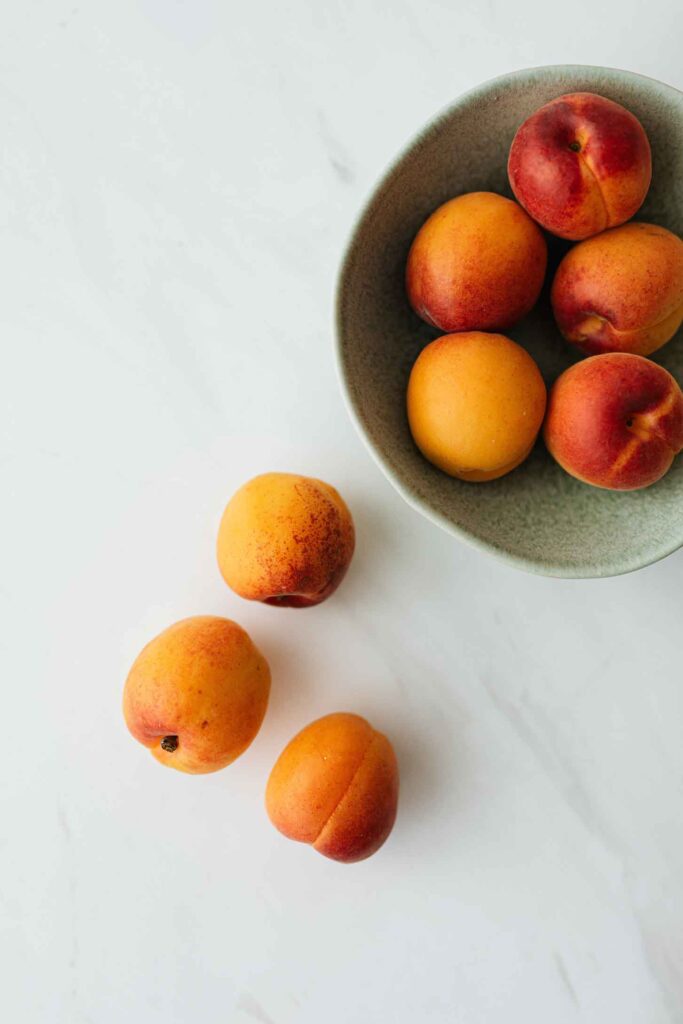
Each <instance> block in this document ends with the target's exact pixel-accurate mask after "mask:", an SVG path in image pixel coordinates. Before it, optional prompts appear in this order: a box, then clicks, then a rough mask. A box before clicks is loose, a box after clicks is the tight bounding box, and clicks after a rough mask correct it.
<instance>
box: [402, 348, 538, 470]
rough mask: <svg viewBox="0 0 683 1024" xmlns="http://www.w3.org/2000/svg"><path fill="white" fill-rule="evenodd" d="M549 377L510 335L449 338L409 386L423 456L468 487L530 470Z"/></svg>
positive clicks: (425, 353)
mask: <svg viewBox="0 0 683 1024" xmlns="http://www.w3.org/2000/svg"><path fill="white" fill-rule="evenodd" d="M545 403H546V391H545V384H544V383H543V378H542V377H541V373H540V371H539V369H538V367H537V366H536V363H535V362H534V361H533V359H532V358H531V356H530V355H529V354H528V352H526V351H525V349H523V348H522V347H521V346H520V345H517V344H516V343H515V342H514V341H511V340H510V339H509V338H506V337H505V336H504V335H502V334H483V333H481V332H478V331H471V332H469V333H463V334H445V335H443V337H441V338H437V339H436V340H435V341H432V342H431V344H429V345H427V347H426V348H424V349H423V350H422V352H421V353H420V355H419V356H418V358H417V361H416V362H415V365H414V366H413V369H412V372H411V374H410V380H409V382H408V398H407V405H408V422H409V424H410V430H411V432H412V435H413V438H414V440H415V443H416V445H417V446H418V448H419V449H420V451H421V452H422V454H423V455H424V456H425V457H426V458H427V459H429V461H430V462H433V463H434V465H435V466H438V467H439V469H442V470H443V471H444V472H445V473H449V474H450V475H451V476H457V477H460V478H461V479H462V480H472V481H482V480H495V478H496V477H499V476H503V474H504V473H509V472H510V470H511V469H514V468H515V467H516V466H518V465H519V464H520V462H523V461H524V459H525V458H526V457H527V455H528V454H529V452H530V451H531V449H532V448H533V445H534V441H535V440H536V435H537V434H538V431H539V430H540V427H541V424H542V422H543V414H544V412H545Z"/></svg>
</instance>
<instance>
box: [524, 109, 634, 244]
mask: <svg viewBox="0 0 683 1024" xmlns="http://www.w3.org/2000/svg"><path fill="white" fill-rule="evenodd" d="M576 143H579V144H580V147H581V148H580V150H579V151H578V152H576V151H575V150H573V149H572V148H571V146H572V144H576ZM508 176H509V178H510V185H511V186H512V191H513V192H514V194H515V196H516V198H517V200H518V201H519V202H520V203H521V205H522V206H523V207H524V209H525V210H526V211H527V213H529V214H530V216H531V217H533V218H534V220H536V221H538V223H539V224H541V225H542V226H543V227H544V228H546V230H548V231H550V232H551V233H552V234H554V235H558V236H559V237H560V238H569V239H573V240H579V239H583V238H589V237H590V236H591V235H595V234H597V233H598V232H599V231H604V230H605V229H606V228H610V227H615V226H616V225H618V224H623V223H624V222H625V221H627V220H628V219H629V218H630V217H632V216H633V215H634V214H635V213H636V211H637V210H638V209H639V208H640V206H641V205H642V203H643V200H644V199H645V196H646V195H647V191H648V189H649V187H650V181H651V178H652V156H651V152H650V143H649V141H648V138H647V135H646V134H645V131H644V129H643V126H642V125H641V123H640V121H638V119H637V118H636V117H634V115H633V114H632V113H631V112H630V111H628V110H626V109H625V107H622V106H621V105H620V104H618V103H614V102H613V101H612V100H608V99H607V98H606V97H604V96H598V95H596V94H595V93H587V92H580V93H570V94H568V95H566V96H558V97H557V99H554V100H551V101H550V103H546V104H545V106H543V107H541V108H540V109H539V110H537V111H536V112H535V113H534V114H532V115H531V117H529V118H528V119H527V120H526V121H525V122H524V123H523V124H522V126H521V127H520V128H519V130H518V131H517V134H516V135H515V137H514V140H513V142H512V147H511V149H510V156H509V159H508Z"/></svg>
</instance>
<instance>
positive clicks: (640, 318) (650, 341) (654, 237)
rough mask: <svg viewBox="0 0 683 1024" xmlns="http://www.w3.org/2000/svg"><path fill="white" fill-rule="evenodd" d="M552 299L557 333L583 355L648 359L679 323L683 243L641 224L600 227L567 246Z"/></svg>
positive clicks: (682, 305) (682, 312)
mask: <svg viewBox="0 0 683 1024" xmlns="http://www.w3.org/2000/svg"><path fill="white" fill-rule="evenodd" d="M551 302H552V306H553V313H554V314H555V319H556V321H557V326H558V327H559V328H560V330H561V332H562V334H563V336H564V337H565V338H566V339H567V341H569V342H571V343H572V344H574V345H576V346H577V348H579V349H581V351H582V352H586V353H587V354H588V355H598V354H599V353H600V352H635V353H636V354H637V355H641V356H647V355H649V354H650V353H651V352H654V351H656V349H658V348H661V346H662V345H664V344H666V342H667V341H669V339H670V338H671V337H672V336H673V335H674V334H675V332H676V331H677V330H678V328H679V327H680V324H681V321H682V320H683V241H681V239H680V238H679V237H678V236H677V235H674V234H673V233H672V232H671V231H667V230H666V228H663V227H660V226H659V225H657V224H645V223H643V222H641V221H632V222H631V223H630V224H622V225H621V227H618V228H612V229H611V230H609V231H603V232H601V234H599V235H595V237H593V238H589V239H586V241H584V242H581V244H580V245H575V246H573V247H572V248H571V249H570V250H569V252H568V253H567V255H566V256H565V257H564V259H563V260H562V262H561V263H560V265H559V267H558V268H557V273H556V274H555V280H554V281H553V286H552V292H551Z"/></svg>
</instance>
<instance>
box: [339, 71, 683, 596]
mask: <svg viewBox="0 0 683 1024" xmlns="http://www.w3.org/2000/svg"><path fill="white" fill-rule="evenodd" d="M571 72H574V73H579V74H581V73H583V74H586V75H587V76H590V75H598V74H599V75H605V74H607V75H613V76H615V78H618V77H619V76H624V77H625V78H628V79H638V80H639V81H643V82H646V83H649V85H650V86H654V87H655V90H656V91H660V92H662V93H663V94H665V95H669V96H670V95H671V94H674V95H675V96H676V97H679V98H681V99H683V91H681V90H680V89H677V88H676V87H675V86H673V85H668V84H667V83H666V82H662V81H660V80H659V79H657V78H652V77H651V76H649V75H643V74H640V73H639V72H637V71H628V70H626V69H624V68H615V67H602V66H600V65H597V64H542V65H535V66H532V67H526V68H518V69H517V70H515V71H508V72H506V73H505V74H503V75H496V76H495V77H493V78H489V79H486V80H485V81H484V82H480V83H479V84H478V85H475V86H474V87H473V88H471V89H467V90H465V92H462V93H460V94H459V95H458V96H457V97H456V98H455V99H454V100H453V101H452V102H451V103H449V104H448V105H447V106H445V107H443V108H442V109H441V110H440V111H439V112H438V113H437V114H436V115H435V116H434V117H432V118H431V119H430V120H429V121H427V123H426V124H425V125H424V126H423V127H422V128H421V129H420V131H418V132H417V133H416V134H415V135H414V136H412V137H411V138H410V139H409V141H408V142H407V144H406V145H405V146H403V147H402V148H401V150H400V151H399V153H398V154H397V156H395V157H394V159H393V160H392V161H391V162H390V163H389V165H388V167H387V169H386V170H385V171H384V173H383V174H382V175H381V177H380V178H379V180H378V181H377V183H376V184H375V186H374V187H373V188H372V190H371V192H370V195H369V197H368V198H367V199H366V200H365V202H364V203H363V204H362V206H361V208H360V211H359V212H358V214H357V215H356V217H355V220H354V223H353V226H352V229H351V231H350V233H349V235H348V238H347V242H346V246H345V248H344V256H343V258H342V262H341V266H340V269H339V272H338V276H337V285H336V294H335V306H334V326H335V331H334V339H335V340H334V351H335V367H336V372H337V378H338V381H339V386H340V388H341V392H342V396H343V399H344V404H345V406H346V409H347V412H348V414H349V416H350V418H351V421H352V423H353V425H354V426H355V428H356V430H357V432H358V433H359V434H360V436H361V439H362V440H363V443H364V444H365V447H366V448H367V449H368V451H369V453H370V455H371V457H372V459H373V460H374V462H375V463H376V465H377V466H379V468H380V470H381V471H382V473H383V474H384V475H385V476H386V477H387V479H388V480H389V482H390V483H391V484H392V485H393V487H394V488H395V490H396V491H398V493H399V494H400V496H401V497H402V498H403V500H404V501H405V502H406V503H407V504H408V505H409V506H410V507H411V508H413V509H414V510H415V511H416V512H419V513H420V514H421V515H423V516H424V517H425V518H426V519H428V520H429V521H430V522H432V523H434V524H435V525H436V526H438V527H440V528H441V529H442V530H444V531H445V532H446V533H450V534H451V535H452V536H454V537H457V538H458V540H462V541H465V543H466V544H468V545H469V546H470V547H473V548H475V549H476V550H478V551H482V552H484V553H485V554H488V555H492V556H493V557H494V558H496V559H497V560H498V561H499V562H503V563H505V564H507V565H509V566H511V567H513V568H515V569H520V570H522V571H524V572H527V573H531V574H533V575H537V576H550V577H554V578H556V579H604V578H606V577H612V576H623V575H626V574H627V573H631V572H636V571H637V570H638V569H643V568H645V567H646V566H648V565H654V564H655V563H656V562H659V561H661V559H663V558H666V557H667V556H668V555H671V554H673V553H674V552H675V551H677V550H678V549H679V548H681V547H683V531H682V532H681V536H680V538H678V539H676V540H673V541H667V542H664V543H662V544H661V545H660V546H659V547H658V548H653V550H652V551H651V552H650V553H649V554H647V555H646V556H645V558H644V559H643V557H642V556H634V557H633V558H632V559H631V560H628V559H619V561H615V560H613V561H604V562H594V564H593V565H592V566H591V565H588V564H586V565H583V566H582V565H577V566H567V565H563V564H561V563H554V562H544V561H541V560H540V559H533V558H528V557H526V556H523V555H518V554H515V553H514V552H511V551H508V550H506V549H505V548H504V547H502V546H499V545H496V544H494V543H492V542H491V541H488V540H484V539H482V538H481V537H477V536H475V535H474V534H472V533H470V532H469V531H468V530H466V529H464V528H463V527H461V526H458V524H457V523H454V522H453V521H452V520H451V519H449V518H448V517H447V516H446V515H444V514H443V513H441V512H439V511H437V510H436V509H435V508H433V507H432V505H431V503H430V502H428V501H427V500H425V499H423V498H422V497H420V495H419V494H417V493H415V492H414V490H413V489H412V488H411V486H410V485H409V484H408V483H406V482H405V481H404V480H403V478H402V476H401V474H400V473H399V472H398V471H397V470H396V469H395V468H394V466H393V465H392V463H391V460H390V459H389V458H388V457H387V456H386V454H385V452H384V451H383V450H382V448H381V447H380V446H379V445H377V444H376V443H375V441H374V440H373V439H372V438H371V437H370V435H369V433H368V431H367V429H366V427H365V424H364V423H363V420H362V418H361V415H360V413H359V412H358V410H357V408H356V405H355V401H354V398H353V395H352V393H351V388H350V386H349V382H348V380H347V375H346V366H345V362H344V352H343V348H344V323H343V320H344V308H343V307H344V303H345V291H346V285H347V280H348V277H349V274H350V271H351V268H352V266H353V263H354V260H355V258H356V255H357V250H358V246H359V243H360V234H361V229H362V228H363V226H364V224H365V221H366V219H367V218H368V217H370V216H372V214H373V212H374V210H375V209H376V208H377V207H378V206H379V205H380V203H381V200H382V198H383V196H384V193H385V192H386V191H387V190H388V188H389V187H390V185H391V184H392V183H393V181H394V179H395V177H396V176H397V175H398V173H399V171H400V168H401V165H402V164H403V162H404V160H405V159H406V158H407V157H408V156H409V155H410V154H411V153H412V152H413V151H414V150H415V149H417V148H418V147H420V146H422V145H423V144H424V143H425V142H426V141H427V139H428V138H429V137H430V136H431V135H432V134H433V133H435V132H436V131H438V130H439V128H440V127H441V125H442V123H443V122H444V121H446V120H448V119H449V118H450V117H451V116H452V115H453V114H454V113H455V111H456V110H458V109H459V108H460V107H462V106H464V105H465V104H467V103H470V102H472V100H475V99H476V98H477V97H478V96H483V95H487V94H488V93H490V92H491V91H493V90H495V89H497V88H504V87H505V86H506V85H508V84H509V83H510V82H512V81H514V80H516V79H519V78H523V77H525V76H532V77H533V76H537V77H545V76H546V75H551V74H553V73H555V74H561V73H571ZM682 457H683V456H682ZM682 523H683V519H682Z"/></svg>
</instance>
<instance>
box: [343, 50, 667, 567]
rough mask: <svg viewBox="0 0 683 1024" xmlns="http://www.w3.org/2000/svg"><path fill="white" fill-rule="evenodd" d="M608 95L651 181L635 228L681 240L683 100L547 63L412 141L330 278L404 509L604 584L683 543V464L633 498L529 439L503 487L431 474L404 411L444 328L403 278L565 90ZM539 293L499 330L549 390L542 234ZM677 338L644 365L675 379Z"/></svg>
mask: <svg viewBox="0 0 683 1024" xmlns="http://www.w3.org/2000/svg"><path fill="white" fill-rule="evenodd" d="M577 91H589V92H596V93H600V94H601V95H603V96H608V97H610V98H611V99H613V100H617V101H618V102H619V103H622V104H623V105H624V106H625V107H627V108H628V109H629V110H631V111H632V112H633V113H634V114H635V115H636V117H638V118H639V119H640V121H641V122H642V124H643V125H644V127H645V130H646V132H647V134H648V136H649V139H650V142H651V144H652V155H653V168H654V170H653V180H652V187H651V189H650V192H649V194H648V196H647V199H646V201H645V204H644V206H643V207H642V209H641V210H640V211H639V213H638V215H637V219H640V220H647V221H653V222H654V223H656V224H662V225H664V226H665V227H667V228H669V229H670V230H672V231H675V232H677V233H678V234H683V93H680V92H678V91H677V90H676V89H673V88H671V87H670V86H667V85H663V84H662V83H661V82H656V81H654V80H652V79H648V78H643V77H641V76H640V75H635V74H631V73H629V72H626V71H617V70H612V69H609V68H597V67H581V66H557V67H542V68H533V69H530V70H527V71H516V72H514V73H513V74H510V75H505V76H503V77H502V78H497V79H494V80H493V81H491V82H486V83H485V84H484V85H481V86H479V87H478V88H476V89H474V90H472V92H468V93H466V94H465V95H464V96H462V97H460V99H458V100H457V101H456V102H455V103H454V104H453V106H451V107H450V108H449V109H448V110H446V112H445V113H443V114H441V116H439V117H437V119H436V120H435V121H433V122H432V123H431V124H429V125H428V126H427V127H426V128H425V129H424V130H423V131H422V132H421V133H420V134H419V135H418V136H417V138H416V139H415V140H414V141H413V142H412V143H411V144H410V145H409V147H408V149H407V150H406V151H405V152H404V153H403V154H402V155H401V156H400V157H399V159H398V160H397V162H396V163H395V164H394V165H393V167H392V168H391V169H390V170H389V172H388V173H387V175H386V176H385V178H384V179H383V181H382V182H381V183H380V185H379V186H378V188H377V189H376V191H375V193H374V195H373V196H372V198H371V199H370V202H369V203H368V205H367V207H366V208H365V210H364V212H363V213H362V215H361V218H360V221H359V223H358V225H357V227H356V230H355V232H354V234H353V237H352V239H351V242H350V245H349V248H348V251H347V254H346V258H345V260H344V264H343V268H342V272H341V279H340V283H339V292H338V305H337V354H338V367H339V373H340V378H341V382H342V387H343V390H344V393H345V396H346V399H347V404H348V407H349V410H350V412H351V415H352V418H353V419H354V421H355V423H356V425H357V427H358V429H359V430H360V433H361V435H362V436H363V437H364V439H365V441H366V443H367V445H368V447H369V449H370V451H371V453H372V454H373V455H374V457H375V459H376V460H377V462H378V463H379V465H380V467H381V468H382V469H383V471H384V472H385V473H386V475H387V476H388V478H389V479H390V480H391V482H392V483H393V485H394V486H395V487H396V489H397V490H398V491H399V493H400V494H401V495H403V497H404V498H405V499H406V501H407V502H408V503H409V504H410V505H412V506H413V507H414V508H416V509H417V510H418V511H419V512H421V513H422V514H423V515H425V516H427V517H428V518H429V519H431V520H432V521H433V522H434V523H436V524H437V525H439V526H441V527H443V528H444V529H445V530H447V531H449V532H450V533H452V534H454V535H455V536H456V537H459V538H461V539H463V540H466V541H468V542H469V543H470V544H473V545H475V546H476V547H478V548H480V549H481V550H483V551H486V552H489V553H491V554H493V555H497V556H498V557H500V558H502V559H504V560H505V561H507V562H508V563H511V564H512V565H514V566H517V567H518V568H521V569H526V570H527V571H530V572H536V573H541V574H544V575H548V576H561V577H595V576H614V575H618V574H620V573H625V572H630V571H632V570H634V569H638V568H640V567H641V566H644V565H647V564H648V563H650V562H654V561H656V560H657V559H659V558H663V557H664V556H665V555H667V554H670V553H671V552H672V551H674V550H675V549H676V548H678V547H680V546H681V545H682V544H683V455H681V456H680V457H679V458H678V459H677V460H675V461H674V465H673V468H672V469H671V470H670V472H669V473H668V474H667V475H666V476H665V477H664V478H663V479H662V480H660V481H659V482H658V483H657V484H655V485H654V486H652V487H650V488H647V489H645V490H642V491H631V492H621V493H619V492H615V491H605V490H601V489H598V488H594V487H590V486H589V485H587V484H583V483H580V482H579V481H578V480H574V479H573V478H572V477H570V476H568V475H567V474H566V473H565V472H564V471H563V470H562V469H560V467H559V466H558V465H557V464H556V463H555V462H553V460H552V459H551V458H550V456H549V455H548V453H547V452H546V451H545V448H544V447H543V443H542V442H541V441H539V442H538V443H537V445H536V447H535V449H534V451H533V453H532V455H531V456H530V458H529V459H528V460H527V461H526V462H525V463H524V464H523V465H522V466H520V467H519V468H518V469H516V470H514V471H513V472H512V473H510V474H508V475H507V476H505V477H502V478H500V479H499V480H495V481H492V482H489V483H484V484H474V483H465V482H463V481H460V480H456V479H453V478H452V477H449V476H447V475H446V474H444V473H442V472H441V471H440V470H438V469H436V468H435V467H434V466H432V465H431V464H430V463H429V462H427V460H426V459H424V458H423V456H422V455H421V454H420V452H419V451H418V449H417V448H416V446H415V444H414V443H413V440H412V437H411V435H410V431H409V429H408V421H407V418H406V412H405V392H406V386H407V382H408V375H409V373H410V369H411V367H412V365H413V363H414V361H415V358H416V357H417V355H418V353H419V351H420V350H421V348H423V347H424V345H425V344H427V342H429V341H431V340H432V338H434V337H436V336H438V334H439V333H441V332H439V331H436V330H434V329H433V328H430V327H428V326H427V325H426V324H424V323H422V321H421V320H420V319H419V318H418V317H417V316H416V315H415V314H414V313H413V312H412V310H411V309H410V307H409V305H408V302H407V299H406V295H405V289H404V271H405V263H406V257H407V254H408V249H409V247H410V243H411V242H412V240H413V238H414V236H415V233H416V232H417V230H418V228H419V227H420V225H421V224H422V223H423V222H424V220H425V219H426V218H427V216H428V215H429V214H430V213H431V212H432V210H434V209H435V208H436V207H437V206H439V204H440V203H443V202H445V200H447V199H450V198H452V197H453V196H456V195H458V194H459V193H462V192H472V191H475V190H488V191H492V192H500V193H502V194H503V195H507V196H511V194H512V193H511V191H510V186H509V183H508V179H507V174H506V162H507V155H508V150H509V148H510V143H511V142H512V138H513V135H514V133H515V131H516V129H517V128H518V126H519V125H520V124H521V123H522V121H523V120H524V119H525V118H526V117H528V116H529V114H531V113H533V111H534V110H536V109H537V108H538V107H540V106H541V105H542V104H543V103H546V102H547V101H548V100H550V99H552V98H553V97H555V96H559V95H561V94H562V93H567V92H577ZM548 242H549V249H550V261H549V267H548V274H547V278H546V287H545V289H544V292H543V294H542V296H541V299H540V300H539V302H538V304H537V306H536V308H535V309H534V310H533V312H532V313H531V314H530V315H529V316H528V317H526V318H525V319H524V320H523V321H522V322H521V323H519V324H517V325H516V326H515V327H514V328H512V329H511V330H510V331H508V332H507V333H508V334H509V335H510V336H511V337H512V338H514V339H515V341H518V342H520V343H521V344H522V345H524V347H525V348H527V349H528V350H529V352H530V353H531V354H532V355H533V357H534V359H536V361H537V362H538V364H539V366H540V368H541V371H542V373H543V375H544V377H545V379H546V382H547V383H548V384H550V383H552V381H553V380H554V379H555V378H556V377H557V375H558V374H559V373H561V372H562V370H564V369H565V368H566V367H567V366H568V365H569V364H570V363H572V362H574V361H576V359H577V358H578V356H577V354H576V353H575V352H573V351H572V350H571V348H570V346H569V345H567V344H566V343H565V342H564V341H563V340H562V338H561V336H560V334H559V332H558V330H557V328H556V326H555V323H554V320H553V317H552V313H551V311H550V306H549V301H548V288H549V284H550V281H551V280H552V275H553V273H554V269H555V266H556V265H557V262H558V260H559V259H560V258H561V256H562V255H563V254H564V252H565V251H566V249H567V248H568V245H569V243H566V242H562V241H560V240H558V239H553V238H551V237H550V236H548ZM682 335H683V332H679V334H678V335H677V336H676V337H675V338H674V339H673V340H672V341H670V342H669V343H668V344H667V345H665V346H664V347H663V348H662V349H660V350H659V351H658V352H656V353H655V354H654V357H653V358H654V359H655V360H656V361H657V362H659V363H661V364H662V365H663V366H665V367H666V368H667V369H668V370H669V371H670V372H672V373H673V374H674V376H675V377H676V378H677V379H678V380H679V381H683V337H682Z"/></svg>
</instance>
